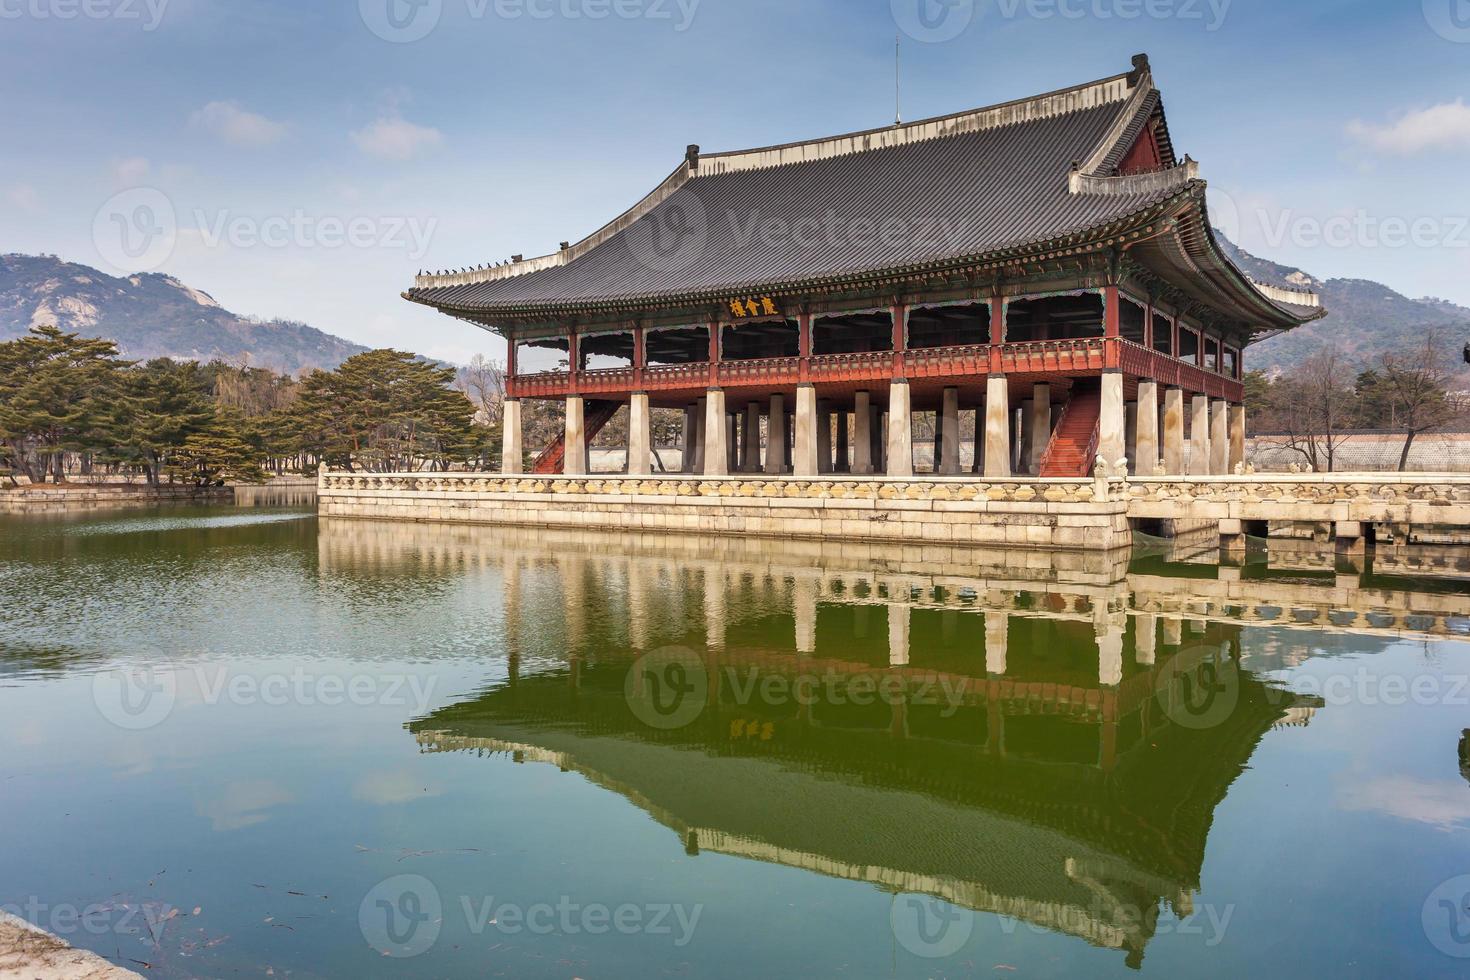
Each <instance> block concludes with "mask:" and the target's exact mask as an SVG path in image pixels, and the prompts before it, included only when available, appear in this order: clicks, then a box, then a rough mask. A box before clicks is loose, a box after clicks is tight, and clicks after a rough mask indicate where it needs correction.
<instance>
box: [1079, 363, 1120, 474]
mask: <svg viewBox="0 0 1470 980" xmlns="http://www.w3.org/2000/svg"><path fill="white" fill-rule="evenodd" d="M1097 424H1098V439H1097V454H1098V455H1099V456H1101V457H1102V458H1103V460H1104V461H1105V462H1106V463H1107V464H1108V466H1109V468H1111V467H1112V466H1114V465H1115V464H1116V463H1117V462H1118V461H1119V460H1121V459H1125V458H1127V455H1128V446H1127V438H1128V432H1127V426H1128V423H1127V420H1126V419H1125V418H1124V410H1123V372H1121V371H1108V372H1105V373H1104V374H1103V376H1102V414H1101V415H1100V416H1099V417H1098V423H1097ZM1094 462H1095V461H1094V460H1090V459H1089V460H1088V461H1087V472H1088V473H1091V472H1092V467H1093V464H1094Z"/></svg>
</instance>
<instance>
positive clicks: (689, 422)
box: [679, 405, 699, 473]
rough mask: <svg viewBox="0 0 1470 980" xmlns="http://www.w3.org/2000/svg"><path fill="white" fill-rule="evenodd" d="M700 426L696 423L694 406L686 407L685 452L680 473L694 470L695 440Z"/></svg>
mask: <svg viewBox="0 0 1470 980" xmlns="http://www.w3.org/2000/svg"><path fill="white" fill-rule="evenodd" d="M698 431H699V426H697V425H695V424H694V406H693V405H690V406H688V407H686V408H685V409H684V432H683V438H684V452H683V454H682V455H681V457H680V460H679V472H680V473H693V472H694V441H695V439H696V438H697V436H696V435H695V434H696V433H697V432H698Z"/></svg>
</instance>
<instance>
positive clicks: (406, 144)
mask: <svg viewBox="0 0 1470 980" xmlns="http://www.w3.org/2000/svg"><path fill="white" fill-rule="evenodd" d="M352 142H354V143H356V144H357V148H358V149H359V150H361V151H362V152H364V153H367V154H369V155H371V156H375V157H381V158H383V159H384V160H411V159H413V158H414V157H415V156H418V155H419V154H420V153H421V152H424V151H426V150H432V149H434V148H436V147H438V146H439V145H440V144H442V143H443V142H444V134H443V133H441V132H439V130H437V129H434V128H433V127H431V126H419V125H416V124H414V123H411V122H409V121H408V120H407V119H404V118H402V117H400V116H383V117H382V118H380V119H378V120H377V121H376V122H374V123H372V124H371V125H369V126H367V127H366V128H364V129H359V130H358V131H357V132H355V133H353V134H352Z"/></svg>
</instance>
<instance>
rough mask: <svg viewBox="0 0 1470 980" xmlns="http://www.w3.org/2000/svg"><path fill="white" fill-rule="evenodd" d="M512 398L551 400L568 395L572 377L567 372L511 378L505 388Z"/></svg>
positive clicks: (523, 375)
mask: <svg viewBox="0 0 1470 980" xmlns="http://www.w3.org/2000/svg"><path fill="white" fill-rule="evenodd" d="M505 387H506V393H507V394H509V395H510V396H511V397H512V398H550V397H557V396H561V395H567V394H570V393H571V390H572V376H571V375H570V374H567V373H566V372H565V371H553V372H550V373H548V374H522V375H519V376H517V377H514V378H511V379H510V381H509V383H508V384H507V385H506V386H505Z"/></svg>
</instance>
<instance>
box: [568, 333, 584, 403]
mask: <svg viewBox="0 0 1470 980" xmlns="http://www.w3.org/2000/svg"><path fill="white" fill-rule="evenodd" d="M581 383H582V344H581V342H580V341H579V340H578V338H577V331H576V329H575V328H573V329H571V330H568V331H567V388H568V390H570V391H571V393H572V394H574V395H575V394H577V393H578V391H579V389H580V387H581Z"/></svg>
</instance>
